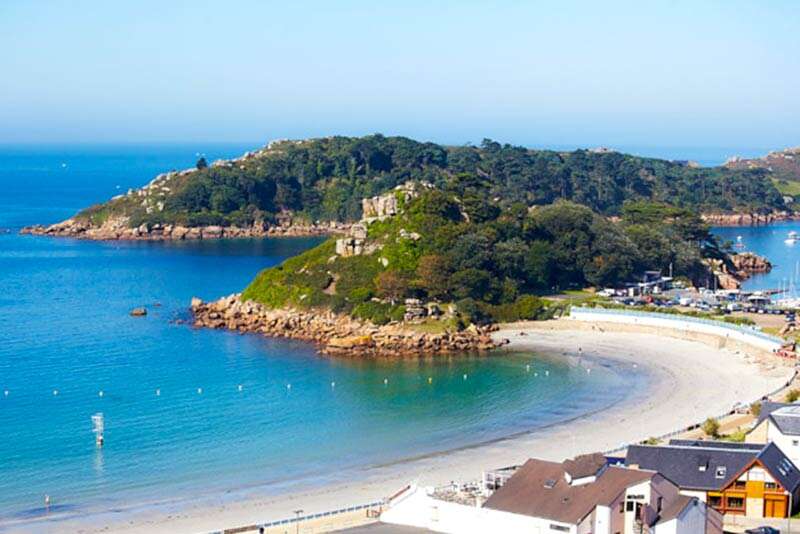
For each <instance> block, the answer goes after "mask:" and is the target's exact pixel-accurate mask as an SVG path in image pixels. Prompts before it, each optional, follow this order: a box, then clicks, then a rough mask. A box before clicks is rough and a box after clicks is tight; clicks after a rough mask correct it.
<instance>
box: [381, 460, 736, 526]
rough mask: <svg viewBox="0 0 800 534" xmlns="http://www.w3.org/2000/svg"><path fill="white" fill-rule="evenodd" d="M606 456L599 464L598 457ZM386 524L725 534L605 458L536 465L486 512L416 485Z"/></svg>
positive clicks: (699, 505)
mask: <svg viewBox="0 0 800 534" xmlns="http://www.w3.org/2000/svg"><path fill="white" fill-rule="evenodd" d="M598 457H599V458H598ZM381 520H382V521H384V522H387V523H395V524H403V525H409V526H416V527H420V528H426V529H430V530H433V531H436V532H448V533H459V534H460V533H473V532H474V533H478V532H504V533H505V532H508V533H514V532H526V533H539V534H545V533H551V534H552V533H562V532H563V533H567V534H590V533H591V534H638V533H639V532H651V533H652V534H717V533H719V534H721V533H722V516H721V515H720V514H719V513H718V512H717V511H715V510H713V509H710V508H707V507H706V505H705V503H703V502H702V501H700V500H699V499H696V498H694V497H689V496H685V495H681V494H680V493H679V491H678V487H677V486H675V485H674V484H673V483H672V482H670V481H668V480H667V479H666V478H664V477H663V476H661V475H660V474H658V473H656V472H653V471H643V470H638V469H628V468H623V467H608V466H607V465H606V463H605V459H604V458H603V457H602V456H601V455H588V456H584V457H579V458H577V459H575V460H568V461H566V462H563V463H557V462H547V461H543V460H528V461H527V462H526V463H525V464H524V465H523V466H522V467H520V468H519V469H518V470H517V471H516V473H515V474H514V475H513V476H512V477H511V478H509V479H508V481H507V482H506V483H505V484H504V485H503V486H502V487H500V488H499V489H498V490H497V491H495V492H494V493H493V494H492V495H491V496H490V497H489V499H488V500H487V501H486V502H485V503H484V504H483V506H478V503H476V505H475V506H468V505H464V504H458V503H454V502H446V501H443V500H439V499H435V498H434V497H433V494H432V492H431V491H429V490H425V489H423V488H416V487H410V488H409V489H408V490H407V491H406V492H405V493H404V494H401V495H400V496H398V497H396V498H395V499H394V500H393V501H392V502H391V503H390V504H389V508H388V510H386V511H385V512H384V513H383V514H382V516H381Z"/></svg>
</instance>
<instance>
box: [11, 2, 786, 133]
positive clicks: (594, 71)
mask: <svg viewBox="0 0 800 534" xmlns="http://www.w3.org/2000/svg"><path fill="white" fill-rule="evenodd" d="M798 23H800V8H798V6H797V4H796V3H794V2H791V1H786V2H782V1H777V0H776V1H771V2H755V1H752V2H740V1H735V0H727V1H722V0H720V1H704V2H700V1H683V0H673V1H652V2H650V1H648V2H641V1H631V2H614V1H605V2H596V1H592V2H588V1H587V2H578V1H571V0H561V1H553V2H544V1H541V2H536V1H528V2H522V1H505V2H504V1H493V2H488V1H487V2H473V1H467V0H462V1H438V2H437V1H424V2H423V1H420V2H417V1H412V0H405V1H402V2H401V1H397V2H389V1H385V2H384V1H380V2H379V1H374V0H373V1H330V0H329V1H319V2H312V1H292V2H287V1H282V2H267V1H245V0H240V1H236V0H228V1H225V2H222V1H219V2H215V1H209V2H202V1H199V0H198V1H193V2H180V1H167V0H162V1H150V0H138V1H135V2H134V1H129V2H122V1H120V2H116V1H115V2H108V1H99V0H98V1H90V0H70V1H56V0H52V1H48V0H38V1H30V0H25V1H23V0H3V1H2V2H0V50H2V51H3V53H2V54H0V73H2V76H1V77H0V80H2V82H0V142H40V141H44V142H65V141H69V142H76V141H78V142H79V141H86V142H94V141H109V142H115V141H195V140H198V141H199V140H202V141H251V140H253V141H259V142H260V141H265V140H267V139H272V138H279V137H280V138H282V137H291V138H297V137H308V136H321V135H330V134H365V133H372V132H383V133H385V134H402V135H409V136H412V137H415V138H420V139H430V140H434V141H440V142H446V143H459V144H460V143H465V142H478V141H480V140H481V139H482V138H483V137H492V138H495V139H498V140H500V141H505V142H512V143H518V144H525V145H529V146H542V145H547V146H558V145H565V146H570V145H587V146H588V145H600V144H603V145H610V146H619V145H639V146H642V145H649V146H680V147H711V146H713V147H759V148H760V147H764V148H774V147H784V146H793V145H800V99H799V98H798V87H800V83H798V82H800V34H798V32H797V28H798Z"/></svg>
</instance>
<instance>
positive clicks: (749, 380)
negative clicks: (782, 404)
mask: <svg viewBox="0 0 800 534" xmlns="http://www.w3.org/2000/svg"><path fill="white" fill-rule="evenodd" d="M615 330H619V331H615ZM621 330H624V329H621V328H620V329H615V328H614V327H612V326H610V325H609V326H606V327H603V328H593V327H592V326H591V325H586V324H575V323H570V322H569V321H559V322H558V323H557V324H556V323H526V324H515V325H509V326H507V327H505V328H502V329H501V330H500V331H498V332H497V333H496V334H495V335H496V336H498V337H500V338H506V339H509V340H510V343H509V345H507V346H506V348H507V349H508V350H525V349H530V350H536V351H539V352H548V353H553V354H567V355H572V356H578V355H580V356H581V357H582V358H584V359H585V361H586V364H587V366H589V367H591V365H592V362H593V358H595V357H602V358H607V359H612V360H614V361H616V362H617V364H618V365H619V366H621V367H622V369H623V370H624V368H625V366H631V368H633V366H642V367H644V368H646V369H647V371H648V372H649V374H650V376H651V377H652V379H651V380H650V384H651V385H650V387H649V388H648V389H647V391H632V392H631V393H630V395H629V397H628V398H627V399H626V400H625V401H623V402H621V403H618V404H617V405H615V406H613V407H611V408H609V409H608V410H605V411H603V412H600V413H595V414H590V415H587V416H584V417H581V418H579V419H576V420H573V421H571V422H569V423H564V424H560V425H557V426H554V427H551V428H547V429H539V430H536V431H534V432H531V433H526V434H522V435H518V436H516V437H513V438H509V439H505V440H501V441H496V442H493V443H489V444H484V445H480V446H476V447H471V448H465V449H461V450H456V451H450V452H447V453H442V454H438V455H433V456H429V457H424V458H418V459H413V460H408V461H405V462H400V463H396V464H393V465H388V466H383V467H375V468H370V469H368V470H365V471H363V472H361V473H359V474H358V476H357V477H355V478H354V479H353V480H352V481H350V482H347V483H339V482H337V483H332V484H331V485H329V486H326V487H319V488H313V489H305V490H303V491H299V492H298V491H292V490H291V489H287V490H285V492H282V493H281V492H278V493H276V494H274V495H272V496H265V495H264V493H266V492H262V493H261V494H260V495H257V494H256V492H253V493H252V494H250V495H246V494H242V495H241V496H238V495H223V496H219V498H214V499H202V500H199V501H193V502H191V503H188V504H187V503H181V504H180V505H174V504H173V505H169V504H167V505H160V506H155V507H147V508H144V509H142V510H140V511H130V510H125V511H122V512H118V513H111V512H109V513H104V514H99V515H93V516H88V517H86V516H84V517H81V518H79V519H65V520H60V521H39V522H37V523H35V524H31V523H27V524H25V525H20V526H19V531H23V530H24V531H30V530H36V531H39V532H56V531H59V532H65V531H77V532H131V533H133V532H151V533H153V532H155V533H162V532H163V533H167V532H171V533H172V532H208V531H213V530H218V529H222V528H230V527H236V526H242V525H248V524H254V523H259V522H265V521H269V520H274V519H280V518H286V517H291V516H292V511H293V510H295V509H299V508H302V509H303V510H304V512H305V513H314V512H321V511H326V510H331V509H335V508H340V507H343V506H351V505H355V504H361V503H366V502H370V501H374V500H378V499H381V498H383V497H386V496H389V495H391V494H393V493H395V492H396V491H397V490H399V489H400V488H402V487H403V486H405V485H406V484H408V483H409V482H411V481H416V482H418V483H420V484H423V485H438V484H444V483H448V482H450V481H466V480H471V479H476V478H478V477H479V476H480V475H481V471H483V470H487V469H492V468H497V467H502V466H508V465H514V464H519V463H522V462H523V461H525V459H527V458H529V457H539V458H545V459H552V460H561V459H563V458H564V457H565V456H572V455H575V454H581V453H587V452H592V451H606V450H611V449H615V448H617V447H619V446H621V445H623V444H625V443H628V442H635V441H640V440H643V439H646V438H648V437H650V436H658V435H662V434H666V433H668V432H672V431H675V430H678V429H681V428H684V427H686V426H688V425H690V424H694V423H696V422H699V421H702V420H703V419H705V418H706V417H708V416H717V415H720V414H722V413H725V412H727V411H729V410H730V409H731V408H732V407H733V406H734V404H736V403H737V402H751V401H754V400H756V399H758V398H760V397H761V396H763V395H765V394H767V393H769V392H772V391H774V390H776V389H778V388H780V387H781V386H782V385H783V384H785V383H786V381H787V380H788V379H789V378H790V377H791V376H792V367H791V366H789V365H787V364H786V363H784V362H782V361H780V360H779V359H778V358H776V357H773V356H769V355H766V354H763V353H762V354H759V353H757V351H755V350H751V351H747V350H741V348H739V349H724V348H722V349H721V348H719V347H718V346H714V344H713V343H708V342H706V343H704V342H700V341H696V340H691V341H690V340H685V339H678V338H676V337H667V336H664V335H656V334H655V333H652V332H646V333H642V332H634V331H621ZM627 330H630V329H627ZM365 439H368V437H365ZM9 531H10V532H14V531H15V530H14V528H13V527H12V528H10V529H9Z"/></svg>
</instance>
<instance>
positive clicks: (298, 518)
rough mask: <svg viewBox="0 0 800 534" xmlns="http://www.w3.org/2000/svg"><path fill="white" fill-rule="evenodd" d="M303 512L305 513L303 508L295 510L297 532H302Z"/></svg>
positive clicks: (298, 533)
mask: <svg viewBox="0 0 800 534" xmlns="http://www.w3.org/2000/svg"><path fill="white" fill-rule="evenodd" d="M302 513H303V510H302V509H300V510H295V511H294V516H295V532H296V533H297V534H300V514H302Z"/></svg>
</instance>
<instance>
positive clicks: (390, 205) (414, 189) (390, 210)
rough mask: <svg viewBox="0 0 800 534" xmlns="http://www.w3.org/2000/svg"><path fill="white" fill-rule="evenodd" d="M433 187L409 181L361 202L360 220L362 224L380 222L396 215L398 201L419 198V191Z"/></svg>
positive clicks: (424, 183)
mask: <svg viewBox="0 0 800 534" xmlns="http://www.w3.org/2000/svg"><path fill="white" fill-rule="evenodd" d="M432 188H433V185H432V184H430V183H428V182H415V181H409V182H406V183H404V184H401V185H398V186H397V187H395V188H394V189H393V190H392V191H390V192H388V193H386V194H385V195H380V196H377V197H372V198H365V199H362V200H361V220H362V222H367V223H369V222H372V221H380V220H383V219H385V218H387V217H394V216H395V215H397V210H398V208H399V199H403V200H409V199H412V198H416V197H417V196H419V194H420V191H422V190H425V189H432Z"/></svg>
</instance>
